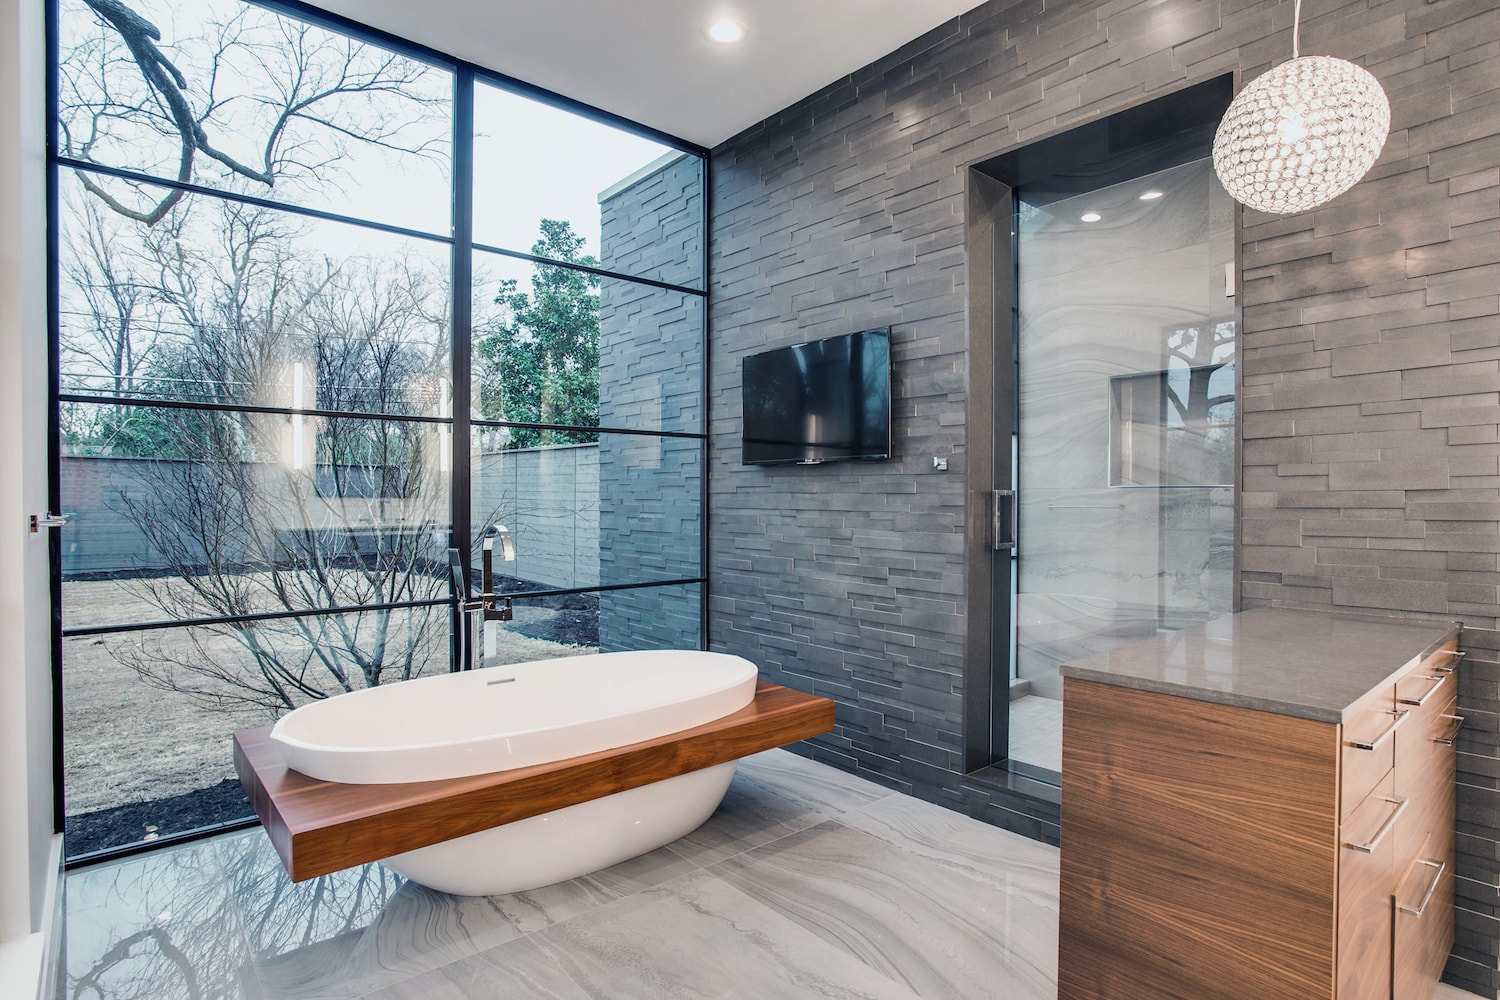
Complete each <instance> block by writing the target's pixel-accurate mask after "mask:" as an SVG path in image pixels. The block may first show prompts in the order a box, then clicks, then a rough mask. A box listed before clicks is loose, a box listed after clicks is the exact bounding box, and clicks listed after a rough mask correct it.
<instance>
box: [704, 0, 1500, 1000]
mask: <svg viewBox="0 0 1500 1000" xmlns="http://www.w3.org/2000/svg"><path fill="white" fill-rule="evenodd" d="M1292 7H1293V2H1292V0H1163V2H1159V3H1145V2H1138V0H1100V2H1084V0H1077V2H1071V3H1061V4H1051V3H1047V4H1044V3H1042V2H1041V0H992V2H990V3H987V4H985V5H983V6H981V7H978V8H976V9H975V10H974V11H972V12H971V13H969V14H967V15H965V16H963V17H961V18H958V19H956V20H954V21H951V22H949V23H948V24H945V25H943V26H942V27H940V28H938V29H936V30H934V31H932V32H930V33H928V34H927V35H925V36H923V37H921V38H919V39H917V40H915V41H913V42H912V43H910V44H908V45H906V46H904V47H903V48H901V49H900V50H898V51H896V52H894V53H892V54H891V55H889V56H887V57H885V58H883V59H881V60H879V61H878V62H876V63H874V64H872V65H870V66H868V67H865V68H864V69H861V70H859V71H858V72H856V73H854V74H852V75H851V76H849V77H846V78H844V79H842V80H839V81H837V82H835V83H834V84H832V85H830V86H829V87H827V88H825V89H824V90H822V91H820V92H819V93H817V94H814V95H812V96H811V97H809V98H807V99H806V100H804V101H802V102H800V103H798V104H797V105H795V106H793V107H791V108H788V109H787V110H785V111H783V112H781V113H780V114H778V115H776V116H774V117H772V118H770V119H768V120H766V121H765V122H763V123H761V124H759V125H757V126H755V127H753V128H751V129H749V130H747V131H745V132H743V133H741V134H740V135H738V136H736V137H734V138H733V139H731V140H729V141H727V142H725V143H724V144H722V145H721V146H720V147H719V148H718V149H716V150H715V151H714V157H713V171H712V182H711V183H712V191H713V201H712V206H713V216H712V222H711V234H710V256H711V268H710V275H711V279H712V290H713V293H714V300H713V305H712V315H711V329H712V331H713V352H712V366H711V371H710V380H711V381H710V400H709V418H710V433H711V435H712V449H711V455H712V464H711V468H710V484H711V485H710V488H711V495H712V500H711V511H712V539H713V547H712V553H711V563H710V576H711V586H712V591H713V593H712V598H711V605H710V614H711V619H710V635H711V639H712V643H713V646H714V648H716V649H722V650H726V651H729V652H735V653H741V654H744V655H746V656H749V657H751V658H753V659H755V660H757V661H758V662H760V663H761V664H762V665H763V667H764V668H765V671H766V674H767V675H768V677H769V678H770V679H772V680H781V681H784V682H786V683H789V684H792V685H794V686H797V687H800V688H803V689H808V690H814V691H817V692H819V693H823V694H827V695H829V696H830V697H833V698H834V699H836V700H837V701H838V703H839V707H838V723H839V724H838V728H837V730H836V731H835V733H834V734H833V735H831V736H829V737H826V738H822V739H820V740H817V741H814V743H813V745H812V748H811V750H810V752H811V753H812V755H813V756H815V757H818V758H819V759H822V760H825V761H828V762H830V763H834V764H837V765H839V766H842V767H845V768H847V769H850V770H855V771H858V772H859V773H861V774H864V775H866V776H868V777H870V778H872V779H874V780H876V781H879V782H881V783H883V784H885V785H888V786H890V787H894V788H898V789H901V790H903V791H907V792H910V793H912V794H914V795H917V796H920V797H922V798H925V799H929V800H932V801H936V802H940V803H942V804H945V805H948V806H951V807H953V808H956V809H963V810H967V811H968V812H970V813H971V814H974V815H978V816H981V817H983V818H986V819H988V820H990V821H991V822H995V823H998V824H1000V825H1003V826H1006V827H1008V828H1010V829H1014V830H1018V831H1020V832H1023V833H1026V834H1028V835H1030V836H1034V837H1040V838H1044V839H1050V840H1054V841H1055V840H1056V837H1057V827H1056V816H1057V813H1056V808H1055V805H1054V806H1052V808H1051V810H1050V811H1049V810H1048V809H1047V808H1045V806H1046V804H1045V803H1036V802H1034V801H1033V800H1030V799H1026V798H1022V797H1019V796H1014V795H1010V794H1008V793H1003V792H996V793H993V794H991V793H989V792H986V791H985V790H984V789H982V788H978V787H975V786H973V785H971V784H969V783H966V782H965V781H964V780H962V779H961V778H960V776H959V773H958V772H959V768H960V760H961V751H962V746H961V742H960V732H959V726H960V719H961V698H962V690H961V677H962V655H963V643H964V637H965V634H966V629H967V622H966V621H965V612H964V607H965V603H964V599H965V590H964V588H965V574H964V565H963V556H962V553H963V547H964V546H963V543H964V536H965V531H966V530H968V528H969V525H970V522H969V515H970V512H969V511H968V510H967V509H966V506H965V503H966V481H965V469H966V462H965V458H966V456H965V443H966V435H965V428H964V423H963V421H964V412H965V400H966V391H967V388H968V383H967V379H968V371H967V364H966V362H967V353H966V343H967V330H966V323H965V251H964V238H965V232H964V221H965V220H964V207H965V184H966V169H965V168H966V166H967V165H969V164H972V163H976V162H978V161H981V160H984V159H986V158H988V157H991V156H994V155H996V154H998V153H1001V152H1004V151H1006V150H1008V149H1011V148H1014V147H1015V146H1017V145H1019V144H1024V143H1027V142H1030V141H1033V140H1035V139H1037V138H1041V137H1044V136H1047V135H1050V134H1054V133H1057V132H1061V131H1064V130H1066V129H1067V128H1068V127H1070V126H1072V125H1075V124H1078V123H1081V122H1086V121H1089V120H1091V119H1093V118H1095V117H1096V116H1099V115H1103V114H1109V113H1112V112H1114V111H1117V110H1120V109H1123V108H1126V107H1129V106H1132V105H1134V104H1138V103H1140V102H1142V101H1144V100H1146V99H1149V98H1151V97H1154V96H1157V95H1160V94H1162V93H1166V92H1168V91H1171V90H1174V89H1177V88H1179V87H1182V86H1184V85H1186V84H1190V83H1196V82H1198V81H1201V80H1205V79H1208V78H1211V77H1213V76H1216V75H1218V74H1221V73H1225V72H1231V71H1233V72H1237V73H1238V74H1239V75H1240V79H1241V81H1242V82H1243V81H1244V80H1248V79H1250V78H1253V77H1254V76H1256V75H1259V74H1260V73H1262V72H1264V71H1265V70H1266V69H1268V68H1269V67H1270V66H1271V65H1272V64H1273V63H1276V62H1280V61H1283V60H1285V59H1286V58H1287V57H1288V56H1289V54H1290V51H1291V32H1290V28H1291V22H1292ZM1304 15H1305V17H1304V22H1303V26H1302V36H1301V43H1302V51H1303V52H1305V53H1318V54H1329V55H1335V56H1341V57H1344V58H1348V59H1352V60H1354V61H1356V62H1358V63H1360V64H1362V65H1364V66H1366V67H1367V68H1369V69H1370V70H1371V71H1372V72H1374V73H1375V75H1376V76H1377V77H1378V78H1380V79H1381V81H1382V82H1383V83H1384V85H1385V86H1386V88H1387V90H1388V92H1389V94H1390V96H1391V99H1392V112H1393V125H1392V133H1391V137H1390V139H1389V141H1388V142H1387V145H1386V149H1385V152H1384V154H1383V155H1382V157H1381V159H1380V161H1379V163H1378V164H1377V165H1376V168H1375V169H1374V171H1373V172H1372V173H1371V175H1370V176H1369V177H1368V178H1367V179H1366V180H1365V181H1364V182H1362V183H1361V184H1360V185H1359V186H1357V187H1356V188H1355V189H1354V190H1353V191H1351V192H1349V193H1348V194H1346V195H1344V196H1343V197H1341V198H1339V199H1337V200H1336V201H1334V202H1333V203H1332V204H1331V205H1329V206H1327V207H1325V208H1322V209H1319V210H1316V211H1312V212H1307V213H1303V214H1299V215H1293V216H1289V217H1272V216H1265V215H1260V214H1257V213H1254V212H1248V211H1247V212H1245V213H1244V215H1243V218H1242V221H1241V230H1240V236H1241V246H1240V253H1241V255H1242V260H1241V263H1242V267H1243V271H1242V278H1241V288H1240V294H1239V302H1240V305H1241V307H1242V309H1243V322H1242V325H1241V349H1242V355H1241V370H1242V375H1243V381H1244V392H1243V396H1242V400H1243V414H1244V425H1243V431H1244V442H1243V444H1244V454H1243V469H1242V475H1243V492H1242V496H1241V514H1242V519H1243V523H1242V528H1241V535H1240V539H1239V544H1238V547H1237V554H1238V559H1239V572H1240V574H1241V580H1240V584H1241V588H1242V590H1241V594H1242V603H1243V604H1244V605H1245V606H1251V605H1256V604H1268V603H1278V602H1280V603H1288V604H1305V605H1316V606H1334V607H1338V608H1342V609H1360V610H1368V611H1376V612H1380V613H1386V614H1402V615H1410V616H1415V617H1420V618H1430V619H1448V618H1463V619H1464V620H1465V621H1466V622H1469V623H1470V624H1472V625H1475V626H1493V625H1494V624H1495V622H1496V618H1495V615H1496V608H1495V602H1496V600H1497V586H1500V562H1497V556H1500V524H1497V521H1500V466H1497V463H1500V439H1497V430H1496V429H1497V424H1500V322H1497V319H1496V314H1497V313H1500V238H1497V236H1496V232H1497V229H1500V197H1497V194H1500V168H1497V164H1500V68H1497V67H1500V2H1497V0H1437V2H1425V0H1320V2H1319V3H1316V4H1312V3H1309V4H1307V5H1306V7H1305V9H1304ZM884 325H890V326H891V327H892V328H893V339H894V355H895V364H896V379H895V386H894V389H895V395H896V411H895V422H896V426H895V430H896V442H897V444H896V450H897V457H896V458H895V459H894V460H893V461H891V462H887V463H881V464H874V465H847V464H846V465H832V466H826V467H819V468H812V469H800V468H791V469H759V468H745V467H742V466H741V465H740V462H739V433H740V422H739V412H740V410H739V406H740V396H739V388H740V387H739V370H740V359H741V358H742V357H743V356H744V355H745V354H747V353H750V352H753V351H757V350H761V349H764V348H767V347H772V346H778V345H781V344H788V343H793V342H796V341H801V340H807V339H811V338H814V337H819V336H825V335H830V334H838V333H847V332H849V331H851V330H857V329H860V328H863V327H870V326H884ZM935 455H936V456H940V457H948V458H949V459H950V464H949V468H950V471H949V472H947V473H941V472H935V471H933V468H932V457H933V456H935ZM979 513H980V512H977V511H976V512H974V514H975V515H976V516H978V515H979ZM1471 697H1472V689H1471ZM1474 738H1475V737H1473V736H1472V735H1471V737H1469V739H1474ZM1465 761H1466V765H1465V766H1477V761H1476V757H1475V755H1474V754H1472V753H1469V754H1466V755H1465ZM1483 773H1485V772H1484V771H1483V770H1482V769H1481V770H1479V771H1477V772H1475V771H1465V772H1464V778H1463V780H1464V782H1465V785H1464V787H1465V789H1466V792H1465V794H1469V792H1468V791H1467V790H1468V789H1473V788H1476V787H1481V788H1482V787H1486V786H1485V784H1484V783H1485V782H1486V781H1487V780H1488V779H1484V778H1482V777H1480V775H1482V774H1483ZM1476 782H1477V783H1478V784H1477V785H1476V784H1475V783H1476ZM1460 808H1461V810H1464V811H1465V812H1466V814H1467V813H1470V812H1471V811H1472V803H1469V804H1461V806H1460ZM1465 844H1466V848H1465V859H1466V860H1465V862H1464V864H1463V865H1461V869H1460V876H1461V877H1462V878H1465V879H1467V880H1469V883H1468V884H1469V887H1470V890H1471V891H1469V892H1468V893H1467V895H1466V897H1465V903H1464V909H1463V910H1462V912H1461V917H1460V925H1459V935H1460V945H1461V948H1462V949H1467V950H1466V951H1462V952H1461V954H1464V955H1467V956H1470V957H1473V958H1474V959H1475V960H1473V961H1470V960H1469V959H1468V958H1465V959H1463V960H1461V961H1460V960H1455V964H1454V965H1453V966H1450V970H1449V971H1450V977H1451V978H1453V979H1454V981H1460V982H1462V983H1463V984H1464V985H1467V986H1469V987H1471V988H1473V989H1478V990H1481V991H1483V992H1486V993H1487V994H1489V995H1491V996H1493V995H1495V987H1496V978H1495V971H1494V970H1495V961H1494V958H1493V956H1494V954H1495V941H1496V930H1495V927H1494V925H1493V920H1492V919H1491V916H1492V914H1491V912H1490V911H1489V910H1488V904H1486V905H1485V906H1484V907H1482V908H1481V906H1480V903H1479V902H1478V901H1477V897H1478V896H1480V895H1483V894H1484V893H1485V892H1486V891H1487V892H1488V893H1489V894H1490V896H1491V900H1490V902H1491V903H1493V887H1494V885H1495V882H1496V873H1495V868H1496V864H1495V862H1494V856H1495V851H1496V844H1495V834H1494V833H1493V827H1492V826H1487V825H1478V824H1476V825H1474V826H1473V827H1471V828H1470V832H1469V833H1468V834H1467V835H1466V838H1465ZM1486 852H1488V853H1487V854H1486ZM1486 856H1487V857H1489V858H1490V860H1489V861H1488V862H1483V863H1481V862H1480V860H1479V859H1481V858H1482V857H1486Z"/></svg>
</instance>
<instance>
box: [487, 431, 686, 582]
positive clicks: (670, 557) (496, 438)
mask: <svg viewBox="0 0 1500 1000" xmlns="http://www.w3.org/2000/svg"><path fill="white" fill-rule="evenodd" d="M475 430H476V433H475V449H476V450H475V453H474V455H473V461H474V473H473V487H472V488H473V498H474V499H473V508H472V510H473V523H474V531H475V535H476V538H475V541H474V552H475V565H476V566H477V565H479V562H480V559H479V554H480V551H481V547H482V544H483V539H484V537H485V534H486V532H488V533H489V535H490V537H491V538H492V539H494V542H493V545H494V549H495V554H494V555H493V556H492V565H493V570H494V579H493V580H492V592H493V593H507V592H509V593H517V592H523V591H532V590H573V589H584V588H589V587H596V586H599V585H600V584H601V583H604V584H618V583H650V582H652V581H654V580H680V579H687V578H691V577H696V576H698V575H699V574H700V572H701V557H700V556H701V554H700V545H699V537H700V525H701V521H702V509H701V508H702V492H701V489H702V487H701V483H702V474H703V473H702V469H703V465H702V455H703V442H701V441H698V440H695V439H691V438H661V437H655V436H649V435H636V434H608V433H604V434H598V435H587V434H570V433H565V432H561V431H543V432H539V436H538V438H537V439H536V440H535V442H534V443H532V442H531V441H530V440H529V439H528V441H526V442H524V443H523V442H518V441H517V440H516V437H515V435H517V434H519V432H520V430H524V429H512V428H476V429H475ZM507 542H508V543H509V547H510V553H509V554H510V556H511V558H508V559H507V558H505V557H504V555H505V553H504V549H505V546H506V543H507ZM474 583H475V586H476V587H477V586H479V585H480V581H478V580H475V581H474Z"/></svg>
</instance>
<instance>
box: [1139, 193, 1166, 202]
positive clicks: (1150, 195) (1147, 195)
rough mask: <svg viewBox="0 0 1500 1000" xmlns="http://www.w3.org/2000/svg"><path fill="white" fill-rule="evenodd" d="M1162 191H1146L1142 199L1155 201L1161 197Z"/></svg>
mask: <svg viewBox="0 0 1500 1000" xmlns="http://www.w3.org/2000/svg"><path fill="white" fill-rule="evenodd" d="M1161 194H1162V193H1161V192H1160V191H1146V192H1144V193H1143V194H1142V195H1141V201H1155V200H1156V199H1158V198H1160V197H1161Z"/></svg>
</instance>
